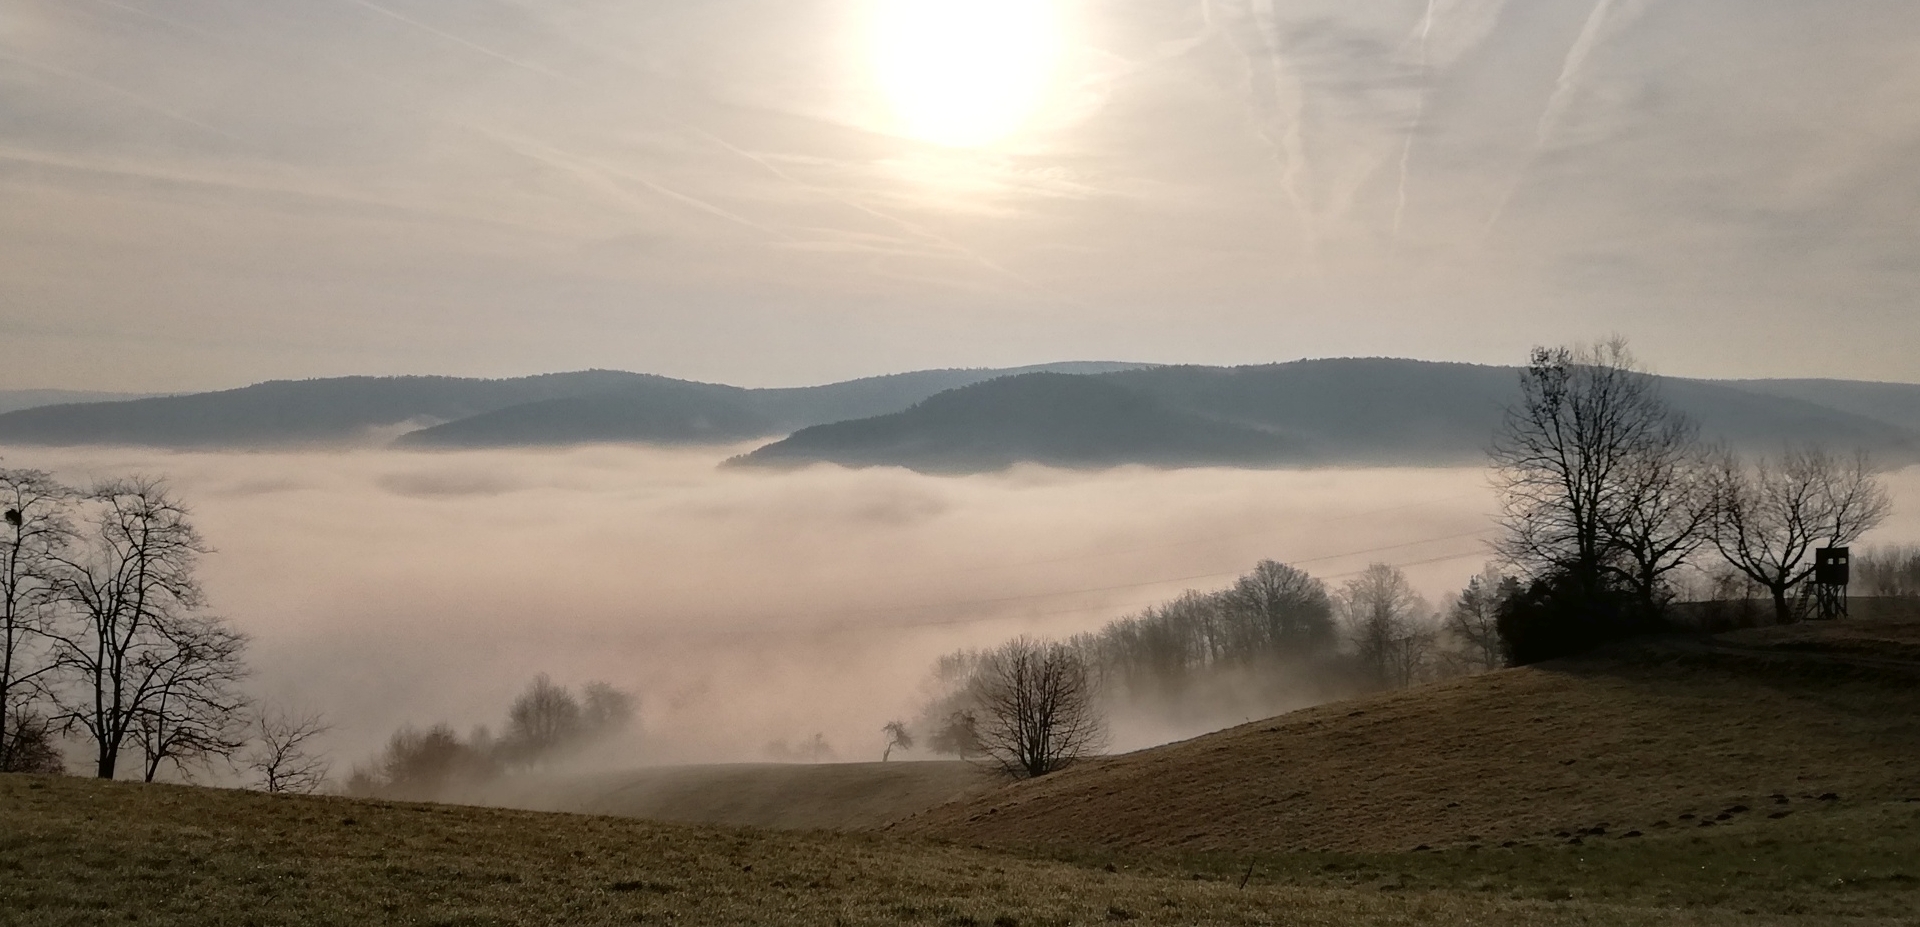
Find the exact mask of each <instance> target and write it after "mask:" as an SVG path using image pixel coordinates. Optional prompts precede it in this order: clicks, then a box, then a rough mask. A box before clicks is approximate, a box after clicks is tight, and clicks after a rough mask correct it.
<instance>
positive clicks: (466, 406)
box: [0, 362, 1136, 448]
mask: <svg viewBox="0 0 1920 927" xmlns="http://www.w3.org/2000/svg"><path fill="white" fill-rule="evenodd" d="M1133 366H1136V365H1130V364H1114V363H1100V362H1085V363H1065V364H1050V365H1041V366H1037V367H1022V368H1015V369H1012V370H985V369H981V370H927V371H918V372H914V373H905V374H897V375H893V376H885V377H871V378H867V379H863V380H853V381H849V382H845V383H835V384H829V385H826V386H815V387H798V388H791V389H743V388H741V387H737V386H726V385H721V384H713V383H695V382H691V381H687V380H675V379H671V378H668V377H659V376H653V375H650V374H638V373H627V372H624V371H617V370H585V371H578V372H574V373H556V374H543V375H540V376H533V377H521V378H517V379H506V380H479V379H466V378H459V377H339V378H333V379H322V380H299V381H293V380H278V381H271V382H267V383H259V384H255V385H253V386H247V387H242V388H240V389H232V390H222V391H219V392H212V393H195V394H189V395H180V396H164V397H152V398H143V399H136V400H131V401H120V402H97V401H95V402H87V403H85V404H78V403H75V402H68V403H65V404H58V405H47V406H41V407H38V408H30V409H23V410H18V411H13V412H6V413H4V414H0V443H8V444H33V445H62V446H75V445H144V446H151V447H232V448H249V447H276V446H290V445H291V446H299V445H315V444H339V443H369V442H371V443H384V442H386V441H389V440H391V439H393V438H394V437H396V436H397V435H402V434H404V436H405V437H404V440H403V441H402V443H403V445H404V446H408V447H418V448H430V447H443V448H460V447H527V446H550V445H564V444H577V443H589V442H640V443H653V444H686V443H729V442H735V441H742V440H748V439H752V438H765V437H772V436H776V435H784V434H786V433H788V432H790V431H792V430H794V429H795V428H800V427H804V426H806V425H812V424H819V423H822V422H831V421H839V420H841V419H845V418H861V417H866V416H872V415H879V414H882V413H886V412H892V411H897V410H899V409H904V408H907V407H909V406H911V405H913V404H914V403H916V402H919V401H921V400H923V399H926V398H927V397H929V396H932V395H934V394H936V393H939V392H942V391H944V390H948V389H953V388H955V387H959V386H965V385H968V384H972V383H977V382H980V381H981V380H986V379H991V378H994V377H998V376H1003V375H1008V374H1018V373H1027V372H1034V371H1056V370H1057V371H1062V372H1076V373H1103V372H1109V371H1114V370H1122V369H1129V368H1131V367H1133Z"/></svg>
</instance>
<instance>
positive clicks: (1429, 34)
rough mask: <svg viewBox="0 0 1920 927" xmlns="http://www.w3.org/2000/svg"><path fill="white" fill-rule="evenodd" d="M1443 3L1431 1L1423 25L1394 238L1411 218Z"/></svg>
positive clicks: (1403, 149)
mask: <svg viewBox="0 0 1920 927" xmlns="http://www.w3.org/2000/svg"><path fill="white" fill-rule="evenodd" d="M1439 6H1440V0H1427V15H1426V16H1425V17H1424V18H1422V19H1421V22H1420V80H1421V82H1422V85H1421V87H1420V101H1419V103H1418V104H1416V106H1415V107H1414V111H1413V121H1412V122H1411V123H1409V124H1408V125H1407V141H1406V144H1404V145H1402V146H1401V147H1400V196H1399V199H1398V201H1397V202H1396V203H1395V204H1394V208H1393V237H1395V238H1399V237H1400V229H1401V227H1402V226H1403V225H1404V224H1405V223H1406V218H1407V183H1408V180H1409V178H1410V177H1411V175H1412V174H1413V142H1414V138H1415V137H1416V136H1418V135H1419V134H1420V126H1421V124H1422V123H1424V122H1426V119H1427V98H1428V95H1429V94H1430V93H1432V88H1430V87H1428V86H1426V82H1427V81H1429V80H1430V79H1431V78H1432V76H1433V53H1432V44H1433V20H1434V14H1435V13H1436V12H1437V11H1438V10H1439Z"/></svg>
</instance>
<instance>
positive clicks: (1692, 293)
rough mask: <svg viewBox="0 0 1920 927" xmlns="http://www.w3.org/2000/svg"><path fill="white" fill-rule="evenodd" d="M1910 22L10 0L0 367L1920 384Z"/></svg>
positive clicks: (59, 378) (1516, 6) (2, 131)
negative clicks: (1604, 365) (1389, 358)
mask: <svg viewBox="0 0 1920 927" xmlns="http://www.w3.org/2000/svg"><path fill="white" fill-rule="evenodd" d="M1917 44H1920V7H1916V6H1915V5H1914V4H1913V3H1912V2H1911V0H1842V2H1837V3H1822V4H1812V3H1806V2H1804V0H1687V2H1680V0H1598V2H1595V0H1526V2H1520V0H1368V2H1366V3H1354V2H1351V0H1297V2H1287V0H1189V2H1180V0H1152V2H1149V0H1101V2H1094V0H645V2H635V0H624V2H615V0H0V339H4V342H5V343H6V345H7V358H8V360H7V363H5V364H4V365H0V388H13V389H22V388H72V389H103V390H137V391H151V390H191V389H208V388H219V387H227V386H235V385H241V384H245V383H249V382H254V381H258V380H263V379H269V378H288V377H312V376H333V375H343V374H401V373H444V374H458V375H471V376H509V375H521V374H529V373H536V372H545V371H553V370H564V369H579V368H585V367H613V368H622V369H630V370H640V371H647V372H654V373H661V374H666V375H670V376H678V377H686V378H692V379H701V380H710V381H720V382H729V383H737V384H741V385H790V384H802V383H815V382H825V381H831V380H838V379H846V378H851V377H856V376H863V375H869V374H875V373H883V372H891V371H899V370H907V369H915V368H925V367H948V366H1001V365H1014V364H1023V363H1035V362H1044V361H1054V360H1064V359H1110V360H1134V361H1153V362H1191V363H1216V364H1233V363H1262V362H1271V361H1281V360H1291V359H1296V358H1300V357H1317V356H1343V355H1395V356H1413V357H1423V358H1430V359H1444V360H1464V361H1476V362H1487V363H1512V362H1518V361H1520V360H1521V359H1523V358H1524V352H1525V350H1526V348H1527V346H1528V345H1530V344H1533V343H1537V342H1562V341H1568V340H1577V339H1586V338H1593V337H1601V336H1606V335H1611V334H1616V333H1617V334H1621V335H1624V336H1626V337H1628V338H1630V339H1632V340H1633V342H1634V343H1635V345H1636V348H1637V349H1638V353H1640V354H1641V355H1642V356H1643V357H1645V358H1646V359H1647V360H1648V361H1649V362H1650V363H1651V365H1652V366H1653V367H1654V368H1656V369H1658V370H1660V371H1662V372H1666V373H1674V374H1682V375H1696V376H1729V377H1745V376H1833V377H1848V378H1859V379H1882V380H1896V381H1905V382H1920V353H1917V352H1915V351H1914V350H1913V347H1914V345H1916V344H1920V312H1916V311H1915V309H1914V306H1913V297H1914V294H1915V293H1916V292H1920V287H1917V286H1916V284H1920V171H1915V170H1914V169H1913V167H1912V165H1913V164H1914V163H1916V162H1920V105H1916V103H1920V56H1916V55H1914V54H1913V49H1914V48H1915V47H1916V45H1917Z"/></svg>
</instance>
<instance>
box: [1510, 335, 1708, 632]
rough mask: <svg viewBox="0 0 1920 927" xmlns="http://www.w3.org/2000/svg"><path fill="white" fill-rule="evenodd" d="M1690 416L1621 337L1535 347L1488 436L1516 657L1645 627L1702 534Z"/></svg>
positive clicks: (1701, 467) (1704, 515)
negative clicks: (1510, 584) (1519, 590)
mask: <svg viewBox="0 0 1920 927" xmlns="http://www.w3.org/2000/svg"><path fill="white" fill-rule="evenodd" d="M1695 434H1696V433H1695V427H1694V425H1693V424H1692V423H1691V422H1690V421H1688V420H1687V419H1686V417H1685V416H1683V415H1681V414H1679V413H1678V412H1675V411H1674V410H1673V409H1672V408H1671V407H1669V406H1668V405H1667V403H1666V402H1665V400H1664V399H1663V398H1662V397H1661V395H1660V389H1659V385H1658V381H1657V380H1656V379H1655V378H1654V377H1653V376H1651V375H1650V374H1648V373H1646V372H1645V371H1643V370H1642V369H1641V368H1640V367H1639V365H1638V363H1637V362H1636V361H1635V360H1634V358H1633V355H1632V353H1631V352H1630V351H1628V350H1627V347H1626V344H1625V343H1624V342H1623V341H1620V340H1618V339H1615V340H1613V341H1610V342H1605V343H1602V344H1598V345H1592V346H1587V347H1581V348H1568V347H1560V348H1535V349H1534V351H1533V355H1532V357H1531V360H1530V363H1529V364H1528V366H1527V369H1526V371H1525V372H1524V373H1523V374H1522V376H1521V390H1520V399H1519V400H1518V401H1517V402H1516V403H1515V404H1514V405H1513V406H1511V407H1510V408H1509V409H1508V410H1507V415H1506V419H1505V421H1504V423H1503V425H1502V427H1501V429H1500V431H1499V433H1498V434H1497V435H1496V436H1495V438H1494V444H1493V449H1492V454H1491V456H1492V462H1493V465H1494V473H1495V477H1494V481H1495V485H1496V487H1497V488H1498V489H1499V491H1500V503H1501V522H1502V527H1503V528H1504V529H1505V531H1504V535H1503V536H1502V538H1501V539H1500V540H1499V541H1498V542H1497V545H1496V547H1497V550H1498V551H1499V552H1500V554H1501V555H1502V556H1503V558H1504V559H1505V560H1506V561H1507V562H1509V563H1511V564H1513V565H1515V566H1517V567H1518V568H1520V570H1521V571H1522V572H1523V574H1524V577H1525V578H1526V580H1527V581H1528V583H1529V585H1528V588H1527V589H1526V593H1525V595H1524V596H1523V597H1519V598H1515V599H1511V600H1509V601H1508V602H1507V603H1506V604H1507V606H1508V607H1507V608H1506V610H1505V611H1506V614H1507V617H1506V618H1505V619H1504V620H1503V621H1502V624H1501V627H1502V628H1503V631H1502V635H1503V642H1504V643H1505V644H1506V645H1507V646H1508V649H1509V650H1510V653H1511V655H1512V656H1513V657H1514V658H1515V659H1520V660H1523V661H1532V660H1537V659H1542V658H1546V657H1552V656H1561V655H1564V654H1566V653H1569V652H1574V651H1577V650H1580V649H1583V648H1585V647H1588V646H1592V645H1594V644H1598V643H1603V642H1605V641H1607V640H1611V639H1617V638H1620V637H1624V636H1628V635H1630V634H1633V633H1636V632H1638V631H1640V630H1643V629H1646V628H1649V627H1653V626H1657V625H1658V624H1659V623H1660V622H1661V621H1662V620H1663V619H1664V617H1665V609H1666V606H1667V604H1668V601H1667V600H1668V599H1669V597H1670V595H1669V590H1670V588H1671V586H1672V576H1673V574H1674V573H1675V572H1676V571H1678V570H1680V568H1681V567H1683V566H1684V565H1685V564H1686V563H1687V561H1688V558H1689V557H1690V556H1691V555H1693V554H1694V553H1695V552H1696V551H1697V550H1698V549H1699V547H1700V546H1701V545H1702V544H1703V543H1704V539H1705V536H1706V528H1707V526H1708V524H1709V522H1710V520H1711V511H1712V496H1711V493H1710V492H1709V491H1708V490H1707V488H1706V487H1707V483H1708V481H1707V479H1706V477H1705V475H1704V474H1705V472H1706V470H1707V468H1706V466H1705V464H1704V462H1703V461H1702V459H1701V454H1700V452H1699V451H1698V450H1697V448H1698V444H1697V441H1696V437H1695Z"/></svg>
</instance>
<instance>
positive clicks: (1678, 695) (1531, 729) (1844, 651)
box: [894, 625, 1920, 854]
mask: <svg viewBox="0 0 1920 927" xmlns="http://www.w3.org/2000/svg"><path fill="white" fill-rule="evenodd" d="M1911 630H1912V628H1911V627H1909V626H1904V625H1888V626H1884V627H1881V628H1879V629H1871V628H1869V629H1865V630H1862V629H1861V628H1859V627H1853V626H1831V627H1829V629H1828V630H1826V631H1809V630H1807V629H1804V628H1799V629H1791V628H1790V629H1781V633H1779V634H1778V635H1773V636H1769V635H1765V634H1755V633H1752V632H1743V633H1742V634H1741V635H1737V636H1736V638H1735V643H1734V644H1733V645H1729V646H1731V647H1737V649H1735V650H1732V651H1731V652H1720V651H1716V650H1712V649H1705V648H1695V649H1681V648H1679V647H1678V646H1677V645H1674V646H1669V645H1659V644H1649V645H1643V646H1640V647H1637V648H1634V649H1632V650H1631V651H1629V652H1622V653H1616V654H1614V655H1611V656H1606V657H1600V658H1594V659H1588V660H1581V661H1571V662H1566V663H1561V664H1558V665H1551V666H1547V667H1542V668H1530V669H1521V670H1509V671H1505V672H1500V673H1494V674H1490V675H1486V676H1479V677H1474V678H1470V679H1461V680H1455V681H1452V682H1448V683H1442V684H1438V685H1433V686H1426V687H1422V688H1419V689H1414V690H1409V691H1405V692H1398V693H1391V694H1386V695H1380V696H1375V697H1371V698H1367V699H1360V700H1355V701H1349V702H1341V703H1337V704H1331V705H1323V706H1320V707H1318V708H1313V709H1308V710H1305V711H1300V712H1295V713H1293V714H1289V715H1284V716H1282V717H1279V718H1275V719H1272V720H1269V721H1264V722H1257V723H1254V724H1249V725H1244V726H1241V727H1238V728H1234V729H1231V730H1228V731H1223V732H1220V733H1218V734H1211V735H1207V736H1205V737H1200V738H1196V739H1194V740H1190V741H1186V742H1183V743H1179V744H1173V745H1169V746H1166V747H1160V748H1156V749H1152V750H1145V751H1141V752H1139V753H1134V754H1129V755H1126V756H1120V757H1114V758H1110V759H1106V760H1101V761H1097V762H1091V763H1087V764H1084V765H1081V766H1077V767H1074V768H1071V769H1068V770H1066V771H1065V772H1062V773H1059V774H1056V775H1053V776H1048V777H1046V778H1044V779H1039V780H1035V781H1032V782H1028V783H1022V784H1019V785H1016V786H1013V787H1010V788H1007V789H1002V790H999V791H996V792H992V793H988V794H984V795H981V796H977V797H974V798H971V799H967V800H964V801H961V802H956V803H952V804H948V805H945V806H942V807H939V808H936V809H932V810H930V811H928V812H925V813H923V814H920V815H917V816H915V817H913V818H910V819H907V820H905V821H903V822H901V823H900V824H898V825H896V826H895V828H894V830H895V831H897V832H899V833H903V834H911V835H918V836H932V837H941V838H946V839H950V840H955V841H959V842H964V843H969V844H988V845H995V846H1005V847H1016V848H1029V849H1049V848H1050V849H1056V850H1057V849H1062V848H1067V849H1071V848H1078V847H1090V846H1098V847H1107V848H1124V849H1131V850H1142V851H1167V850H1171V851H1179V852H1183V853H1194V852H1199V853H1242V854H1273V853H1283V852H1328V851H1338V852H1352V853H1392V852H1409V851H1414V850H1418V849H1424V850H1432V849H1443V848H1467V847H1478V848H1481V849H1496V848H1503V847H1504V848H1512V847H1513V846H1531V845H1551V844H1573V843H1578V844H1593V843H1611V842H1614V841H1619V840H1622V839H1629V840H1633V839H1647V838H1652V837H1655V836H1660V835H1670V834H1674V833H1677V832H1682V831H1702V830H1706V829H1711V828H1714V827H1726V826H1728V825H1730V824H1735V823H1747V824H1755V826H1764V825H1773V824H1779V823H1781V822H1783V821H1788V820H1792V819H1795V818H1799V817H1804V816H1807V815H1809V814H1814V813H1828V812H1831V811H1833V810H1836V809H1846V808H1861V807H1870V806H1878V805H1881V804H1886V803H1901V802H1904V801H1906V800H1908V799H1916V800H1920V672H1913V671H1911V669H1912V668H1910V669H1909V671H1908V672H1904V673H1902V672H1896V671H1894V670H1892V669H1888V668H1887V667H1885V666H1877V665H1876V666H1872V667H1861V666H1856V665H1853V664H1850V663H1846V662H1833V661H1834V660H1845V659H1849V656H1848V655H1849V654H1853V655H1859V654H1860V652H1861V651H1862V650H1863V648H1864V649H1865V650H1867V651H1873V652H1875V653H1880V654H1881V655H1880V656H1874V657H1871V659H1875V660H1880V659H1885V656H1884V653H1895V654H1897V653H1898V652H1899V648H1900V647H1902V646H1909V645H1910V644H1909V641H1910V640H1911V639H1912V638H1913V637H1914V635H1912V634H1911V633H1909V632H1910V631H1911ZM1811 638H1818V639H1820V640H1825V641H1826V642H1827V643H1826V644H1824V645H1820V644H1816V643H1814V642H1812V640H1810V639H1811ZM1876 638H1885V639H1886V640H1885V643H1886V644H1888V645H1890V647H1891V649H1890V650H1888V651H1884V652H1881V651H1874V644H1873V641H1874V640H1875V639H1876ZM1822 648H1824V649H1822ZM1861 658H1862V659H1869V657H1865V656H1863V657H1861ZM1895 662H1896V663H1897V659H1896V660H1895ZM1756 822H1757V823H1756ZM1509 845H1511V846H1509Z"/></svg>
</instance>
